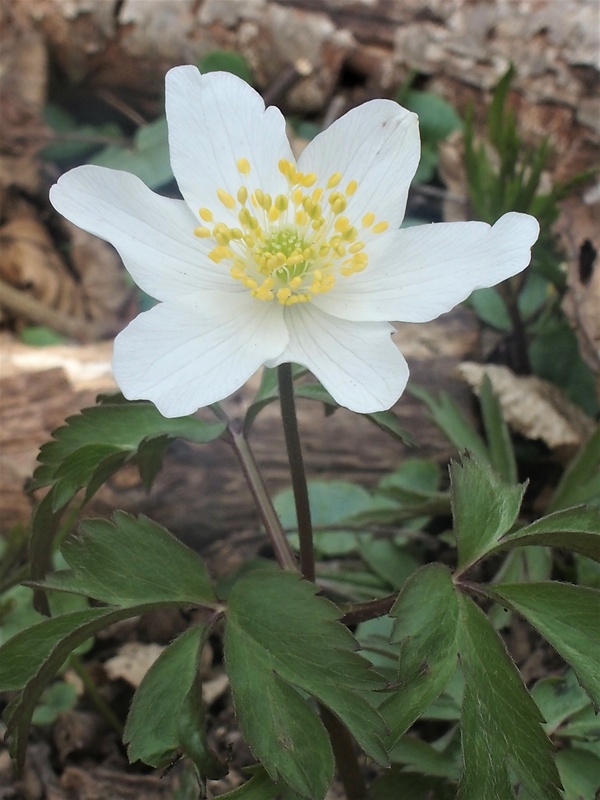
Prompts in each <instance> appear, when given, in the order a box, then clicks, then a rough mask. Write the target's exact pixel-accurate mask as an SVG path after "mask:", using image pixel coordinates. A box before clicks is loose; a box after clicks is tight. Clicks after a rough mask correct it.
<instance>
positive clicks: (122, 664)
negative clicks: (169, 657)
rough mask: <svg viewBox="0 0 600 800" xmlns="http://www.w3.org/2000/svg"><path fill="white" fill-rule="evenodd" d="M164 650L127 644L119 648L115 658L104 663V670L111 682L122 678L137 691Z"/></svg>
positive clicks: (151, 645)
mask: <svg viewBox="0 0 600 800" xmlns="http://www.w3.org/2000/svg"><path fill="white" fill-rule="evenodd" d="M164 649H165V648H164V647H162V646H161V645H159V644H142V643H140V642H127V643H126V644H124V645H123V646H122V647H120V648H119V650H118V652H117V655H116V656H113V657H112V658H109V659H108V661H105V662H104V670H105V672H106V674H107V675H108V677H109V678H110V679H111V680H117V678H122V679H123V680H124V681H127V683H129V684H130V685H131V686H133V687H135V688H136V689H137V687H138V686H139V685H140V683H141V682H142V679H143V678H144V675H145V674H146V673H147V672H148V670H149V669H150V667H151V666H152V664H154V662H155V661H156V659H157V658H158V657H159V655H160V654H161V653H162V652H163V650H164Z"/></svg>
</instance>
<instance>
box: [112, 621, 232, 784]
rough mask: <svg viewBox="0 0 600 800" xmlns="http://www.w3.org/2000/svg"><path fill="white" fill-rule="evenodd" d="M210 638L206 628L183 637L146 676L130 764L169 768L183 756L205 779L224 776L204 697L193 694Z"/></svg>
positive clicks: (132, 730)
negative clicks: (202, 653) (210, 738)
mask: <svg viewBox="0 0 600 800" xmlns="http://www.w3.org/2000/svg"><path fill="white" fill-rule="evenodd" d="M206 634H207V628H206V626H204V625H197V626H194V627H193V628H190V629H189V630H187V631H185V633H182V634H181V636H179V637H178V638H177V639H175V641H174V642H172V643H171V644H170V645H169V646H168V647H167V648H166V649H165V650H163V652H162V653H161V654H160V656H159V657H158V658H157V660H156V661H155V662H154V664H152V666H151V667H150V669H149V670H148V672H147V673H146V675H145V676H144V679H143V680H142V682H141V684H140V686H139V688H138V689H137V691H136V693H135V695H134V697H133V700H132V703H131V708H130V710H129V715H128V717H127V724H126V725H125V731H124V734H123V742H124V743H125V744H127V745H128V748H127V754H128V757H129V761H130V762H132V763H133V762H134V761H138V760H139V761H143V762H144V763H145V764H149V765H150V766H153V767H164V766H165V765H166V764H168V763H169V762H170V761H172V759H173V758H174V757H176V756H177V755H178V754H179V753H181V754H184V755H187V756H188V757H190V758H191V759H192V760H193V761H194V764H195V766H196V768H197V769H198V771H199V774H200V775H201V776H202V777H203V778H218V777H221V776H222V774H223V765H222V764H221V763H220V762H218V760H217V759H216V757H215V756H214V754H213V753H212V752H211V751H210V749H209V747H208V744H207V742H206V732H205V722H204V718H203V716H204V706H203V704H202V697H201V695H200V696H198V694H197V693H195V692H194V691H193V689H194V687H195V686H196V685H197V680H198V661H199V658H200V651H201V649H202V645H203V643H204V640H205V637H206Z"/></svg>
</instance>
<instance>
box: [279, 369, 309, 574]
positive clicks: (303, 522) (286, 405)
mask: <svg viewBox="0 0 600 800" xmlns="http://www.w3.org/2000/svg"><path fill="white" fill-rule="evenodd" d="M277 378H278V381H279V399H280V402H281V418H282V420H283V432H284V435H285V445H286V447H287V453H288V460H289V462H290V475H291V478H292V488H293V490H294V502H295V504H296V517H297V519H298V538H299V539H300V569H301V570H302V574H303V575H304V577H305V578H306V579H307V580H309V581H314V579H315V552H314V547H313V530H312V520H311V516H310V503H309V500H308V488H307V486H306V473H305V471H304V459H303V457H302V447H301V445H300V434H299V432H298V419H297V417H296V401H295V399H294V384H293V381H292V365H291V364H281V365H280V366H279V367H277Z"/></svg>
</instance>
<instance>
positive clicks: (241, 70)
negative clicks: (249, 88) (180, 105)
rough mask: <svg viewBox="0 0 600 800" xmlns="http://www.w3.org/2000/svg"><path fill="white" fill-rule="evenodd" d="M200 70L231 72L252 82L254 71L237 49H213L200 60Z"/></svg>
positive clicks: (203, 71) (247, 81)
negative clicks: (251, 70) (252, 71)
mask: <svg viewBox="0 0 600 800" xmlns="http://www.w3.org/2000/svg"><path fill="white" fill-rule="evenodd" d="M198 69H199V70H200V72H202V73H205V72H230V73H231V74H232V75H237V76H238V78H241V79H242V80H243V81H246V83H249V84H252V73H251V72H250V67H249V66H248V62H247V61H246V59H245V58H244V56H243V55H241V54H240V53H237V52H236V51H235V50H213V52H212V53H207V54H206V55H205V56H203V57H202V58H201V59H200V61H198Z"/></svg>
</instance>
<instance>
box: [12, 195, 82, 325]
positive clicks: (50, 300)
mask: <svg viewBox="0 0 600 800" xmlns="http://www.w3.org/2000/svg"><path fill="white" fill-rule="evenodd" d="M0 243H1V244H2V247H1V248H0V278H2V280H4V281H6V283H9V284H10V285H11V286H14V287H15V288H16V289H20V290H22V291H23V292H26V293H28V294H29V295H31V296H32V297H34V298H35V299H36V300H38V301H39V302H41V303H43V305H45V306H47V307H49V308H53V309H55V310H57V311H60V312H61V313H63V314H66V315H68V316H70V317H76V318H82V317H83V316H84V314H83V301H82V293H81V289H80V287H79V286H78V285H77V283H76V282H75V280H74V278H73V276H72V275H71V273H70V272H69V270H68V269H67V267H66V265H65V264H64V262H63V260H62V259H61V258H60V256H59V255H58V253H57V252H56V249H55V247H54V243H53V242H52V239H51V238H50V236H49V234H48V231H47V230H46V228H45V227H44V226H43V225H42V224H41V222H39V220H38V219H37V218H36V217H35V216H34V214H33V211H32V210H30V209H29V208H27V207H26V206H22V207H21V208H20V209H19V212H18V214H17V215H15V216H14V217H13V218H12V219H11V220H10V221H9V222H7V223H6V224H5V225H2V227H0Z"/></svg>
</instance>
